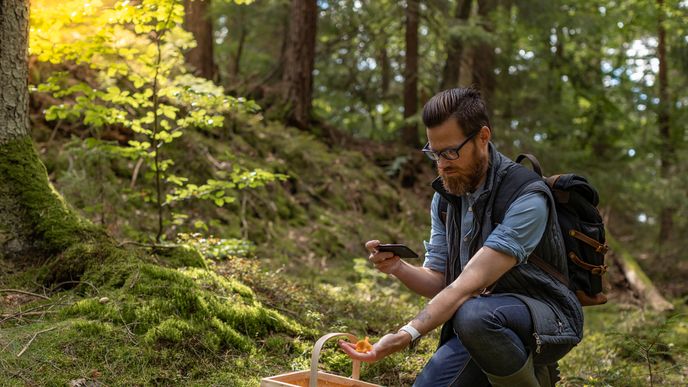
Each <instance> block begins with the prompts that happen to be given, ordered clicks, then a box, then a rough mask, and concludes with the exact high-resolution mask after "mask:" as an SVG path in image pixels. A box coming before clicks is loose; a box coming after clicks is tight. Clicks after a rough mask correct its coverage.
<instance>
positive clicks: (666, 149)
mask: <svg viewBox="0 0 688 387" xmlns="http://www.w3.org/2000/svg"><path fill="white" fill-rule="evenodd" d="M657 5H658V7H657V8H658V10H657V12H658V15H659V16H658V23H657V37H658V42H657V58H658V59H659V74H658V78H659V107H658V111H657V123H658V124H659V139H660V141H661V149H660V157H661V158H660V163H661V170H660V173H661V176H662V179H664V180H667V179H670V178H671V177H672V176H673V175H674V173H673V169H674V164H675V160H674V157H675V153H676V152H675V150H674V144H673V142H672V141H671V126H670V118H671V117H670V115H669V106H670V103H669V84H668V80H667V60H666V30H665V29H664V25H663V21H664V12H665V11H664V0H657ZM675 212H676V209H675V208H673V206H671V205H664V206H663V208H662V209H661V210H660V217H659V219H660V220H659V222H660V224H659V247H660V254H661V251H662V246H663V245H665V244H666V243H667V242H668V241H669V240H670V239H671V234H672V230H673V228H674V219H673V215H674V213H675Z"/></svg>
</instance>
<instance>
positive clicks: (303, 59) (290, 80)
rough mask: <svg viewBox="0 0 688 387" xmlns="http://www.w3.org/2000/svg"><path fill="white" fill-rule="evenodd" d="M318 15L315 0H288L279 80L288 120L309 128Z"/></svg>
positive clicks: (303, 127) (298, 125) (293, 123)
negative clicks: (286, 30)
mask: <svg viewBox="0 0 688 387" xmlns="http://www.w3.org/2000/svg"><path fill="white" fill-rule="evenodd" d="M317 17H318V5H317V2H316V0H292V1H291V6H290V10H289V33H288V35H287V49H286V52H285V59H284V62H285V63H284V72H283V76H282V81H283V83H284V97H285V99H286V102H287V104H288V112H287V121H288V122H289V123H290V124H292V125H295V126H297V127H299V128H301V129H306V128H308V124H309V122H310V118H311V103H312V98H313V69H314V67H315V36H316V30H317Z"/></svg>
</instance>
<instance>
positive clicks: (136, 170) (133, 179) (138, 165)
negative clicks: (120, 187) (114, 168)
mask: <svg viewBox="0 0 688 387" xmlns="http://www.w3.org/2000/svg"><path fill="white" fill-rule="evenodd" d="M141 164H143V157H139V160H138V161H137V162H136V166H135V167H134V172H132V173H131V183H129V188H130V189H134V186H135V185H136V178H137V177H138V175H139V169H140V168H141Z"/></svg>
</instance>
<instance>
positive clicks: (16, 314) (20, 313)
mask: <svg viewBox="0 0 688 387" xmlns="http://www.w3.org/2000/svg"><path fill="white" fill-rule="evenodd" d="M62 300H64V297H62V298H60V299H59V300H57V302H54V303H51V304H42V305H38V306H35V307H33V308H29V309H27V310H25V311H19V312H16V313H14V314H7V315H6V316H7V317H4V318H3V319H2V320H0V324H2V323H4V322H5V321H7V320H9V319H11V318H17V317H20V318H21V316H23V315H25V314H26V313H30V312H33V311H34V310H37V309H41V308H45V307H48V308H52V307H53V306H55V305H67V304H61V303H60V302H61V301H62Z"/></svg>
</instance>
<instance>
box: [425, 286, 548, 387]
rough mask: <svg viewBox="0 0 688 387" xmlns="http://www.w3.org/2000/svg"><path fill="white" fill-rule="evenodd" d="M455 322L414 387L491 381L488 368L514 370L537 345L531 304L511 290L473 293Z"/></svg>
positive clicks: (500, 371) (500, 372) (502, 373)
mask: <svg viewBox="0 0 688 387" xmlns="http://www.w3.org/2000/svg"><path fill="white" fill-rule="evenodd" d="M452 324H453V328H454V332H455V333H456V336H455V337H453V338H452V339H451V340H449V341H447V342H446V343H444V344H443V345H442V346H440V347H439V348H438V349H437V351H436V352H435V354H434V355H433V356H432V358H431V359H430V361H429V362H428V363H427V364H426V366H425V368H423V371H422V372H421V373H420V374H419V375H418V377H417V378H416V382H415V383H414V384H413V385H414V387H427V386H443V387H446V386H471V387H473V386H476V387H480V386H489V385H490V384H489V382H488V381H487V377H486V376H485V373H484V372H487V373H490V374H493V375H499V376H506V375H511V374H513V373H514V372H516V371H518V370H519V369H520V368H521V367H522V366H523V365H524V364H525V362H526V360H527V359H528V354H529V352H530V351H531V348H533V347H534V341H535V340H534V338H533V324H532V321H531V317H530V312H529V310H528V307H527V306H526V304H524V303H523V302H522V301H521V300H519V299H518V298H516V297H513V296H510V295H499V294H493V295H489V296H479V297H474V298H471V299H469V300H468V301H466V302H465V303H464V304H463V305H462V306H461V307H460V308H459V310H458V311H457V312H456V314H454V317H453V319H452ZM483 370H484V372H483Z"/></svg>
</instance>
